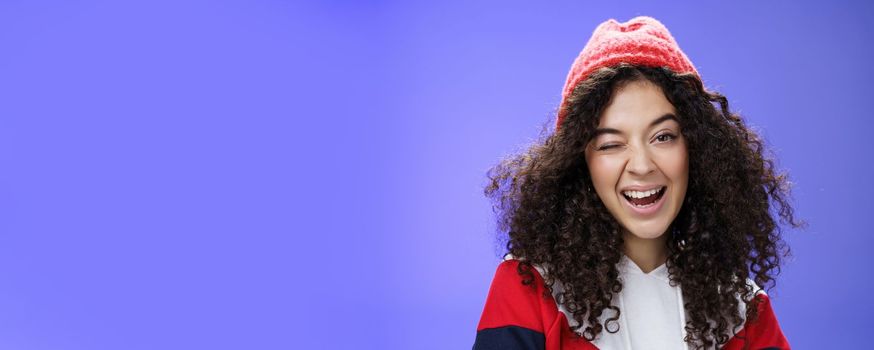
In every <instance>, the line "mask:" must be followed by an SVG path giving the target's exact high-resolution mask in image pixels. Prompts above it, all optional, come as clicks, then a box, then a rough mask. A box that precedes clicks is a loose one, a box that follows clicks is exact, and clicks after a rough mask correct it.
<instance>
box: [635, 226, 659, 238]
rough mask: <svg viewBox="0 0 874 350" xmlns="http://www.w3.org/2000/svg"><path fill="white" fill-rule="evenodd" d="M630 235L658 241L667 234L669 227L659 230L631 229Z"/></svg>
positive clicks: (648, 228) (647, 228) (650, 228)
mask: <svg viewBox="0 0 874 350" xmlns="http://www.w3.org/2000/svg"><path fill="white" fill-rule="evenodd" d="M627 231H628V233H629V234H631V235H632V236H635V237H637V238H640V239H656V238H659V237H661V236H663V235H664V234H665V232H667V231H668V226H667V225H665V226H661V225H660V226H659V227H657V228H652V227H630V228H628V229H627Z"/></svg>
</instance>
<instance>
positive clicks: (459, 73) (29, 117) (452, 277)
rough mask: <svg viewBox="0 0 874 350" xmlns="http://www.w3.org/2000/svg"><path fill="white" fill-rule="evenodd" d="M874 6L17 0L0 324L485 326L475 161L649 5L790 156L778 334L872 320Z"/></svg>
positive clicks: (2, 68) (3, 9) (842, 329)
mask: <svg viewBox="0 0 874 350" xmlns="http://www.w3.org/2000/svg"><path fill="white" fill-rule="evenodd" d="M608 4H609V5H608ZM871 4H872V3H871V2H862V1H859V2H856V3H843V4H838V2H825V1H822V2H821V3H818V4H817V3H799V2H788V1H787V2H780V1H767V2H760V1H749V2H744V3H738V2H731V4H728V3H727V2H724V4H722V5H718V6H717V5H714V6H713V7H706V6H702V5H701V2H697V1H688V2H683V3H680V2H677V3H674V2H671V3H670V5H667V4H663V3H661V2H660V3H658V4H656V3H655V2H652V1H640V2H622V3H613V2H606V1H603V2H598V3H594V2H592V3H583V2H571V1H567V2H548V3H546V2H544V3H542V4H538V5H535V4H534V3H532V2H530V1H490V2H470V1H452V2H445V1H430V2H418V3H412V2H401V1H394V2H391V1H383V2H358V1H325V2H313V3H297V2H285V1H266V0H249V1H242V0H241V1H205V0H203V1H154V0H151V1H3V2H2V4H0V48H2V54H0V164H2V165H3V167H2V171H0V348H2V349H89V350H91V349H193V348H197V349H242V348H250V349H344V348H368V349H453V348H459V349H469V348H470V346H471V345H472V343H473V339H474V335H475V328H476V325H477V322H478V320H479V317H480V313H481V312H482V307H483V302H484V300H485V297H486V293H487V290H488V286H489V283H490V281H491V278H492V275H493V273H494V269H495V266H496V264H497V263H498V261H499V253H500V249H499V248H498V247H496V244H495V240H494V233H493V230H494V223H493V220H494V217H493V215H492V213H491V210H490V207H489V203H488V202H487V200H486V199H485V197H484V196H483V195H482V186H483V185H484V183H485V175H484V174H485V171H486V170H487V169H488V168H489V167H490V166H491V165H493V164H494V163H495V162H497V160H498V159H499V158H500V157H501V156H503V155H506V154H509V153H511V152H514V151H515V150H517V149H518V148H519V147H522V146H524V145H525V144H526V143H527V142H529V141H531V140H533V139H534V138H535V137H536V136H537V133H538V132H539V130H540V126H541V125H542V124H543V123H544V121H545V120H546V119H547V118H548V116H549V114H550V113H551V112H552V111H553V109H554V108H555V106H556V105H557V103H558V101H559V94H560V90H561V85H562V84H563V83H564V78H565V74H566V73H567V69H568V68H569V66H570V64H571V62H572V61H573V59H574V57H575V56H576V55H577V53H578V52H579V50H581V49H582V47H583V45H584V44H585V42H586V40H588V37H589V35H590V34H591V32H592V30H593V29H594V28H595V26H596V25H597V24H598V23H600V22H601V21H604V20H606V19H607V18H611V17H613V18H616V19H618V20H620V21H625V20H628V19H630V18H631V17H633V16H635V15H641V14H645V15H651V16H654V17H656V18H658V19H660V20H661V21H662V22H663V23H665V24H666V25H667V26H668V28H670V30H671V31H672V33H673V34H674V36H675V37H676V38H677V40H678V41H679V43H680V45H681V47H683V49H684V50H685V52H686V53H687V54H688V55H689V57H690V58H691V59H692V61H693V63H694V64H695V65H696V66H697V67H698V69H699V71H700V72H701V74H702V76H703V77H704V79H705V84H706V85H707V86H708V87H710V88H712V89H716V90H718V91H721V92H722V93H724V94H725V95H727V96H728V97H729V100H730V102H731V103H732V107H733V108H734V110H736V111H739V112H740V113H742V114H743V115H744V116H745V117H746V118H747V120H748V122H749V124H751V125H752V126H754V127H755V128H756V129H757V130H759V131H760V132H761V133H762V135H763V136H765V137H766V138H767V140H768V142H769V144H770V145H771V147H772V148H773V149H774V150H775V152H776V154H777V156H778V157H779V163H778V164H779V165H780V166H781V167H782V168H783V169H786V170H788V171H789V172H790V174H791V176H792V179H793V181H794V183H795V186H796V187H795V203H796V208H797V214H798V215H799V216H800V217H801V218H803V219H806V220H807V221H808V222H809V224H810V226H809V229H807V230H806V231H788V232H787V235H786V237H787V240H788V242H789V243H790V244H791V246H792V249H793V251H794V258H793V259H792V260H790V261H789V262H788V264H787V265H786V266H785V269H784V273H783V274H782V276H781V279H780V280H779V284H778V288H777V289H776V290H774V291H772V292H771V296H772V298H773V303H774V307H775V309H776V312H777V315H778V319H779V320H780V323H781V325H782V327H783V330H784V332H785V333H786V335H787V337H788V338H789V340H790V342H791V343H792V344H793V345H794V347H795V348H798V349H812V348H833V349H836V348H842V347H854V346H855V347H857V346H863V345H865V344H869V343H870V341H869V340H868V339H867V338H868V336H869V335H870V334H869V332H870V329H871V328H872V325H874V322H872V321H871V316H870V315H871V313H872V312H874V302H872V299H871V298H870V296H869V295H868V293H869V292H870V291H871V289H872V273H871V270H870V269H871V266H872V263H874V261H872V258H871V254H870V249H871V248H870V246H871V244H872V243H874V239H872V237H871V234H872V230H871V228H870V225H868V224H869V222H868V220H867V219H869V218H870V217H871V215H870V211H871V205H870V204H869V202H870V201H871V197H872V195H874V191H872V188H874V187H872V186H870V184H869V182H870V176H871V174H872V170H874V168H872V163H874V162H872V157H871V156H870V151H871V149H872V145H874V138H872V137H871V136H870V135H869V134H870V132H871V129H872V126H874V125H872V123H874V122H872V118H871V117H870V113H871V112H870V102H871V89H870V86H871V85H870V84H871V81H872V78H874V74H872V73H874V68H872V65H871V59H872V57H874V56H872V50H874V49H872V45H871V43H872V30H874V29H872V27H871V25H870V23H871V21H872V20H874V6H872V5H871ZM535 6H540V7H535Z"/></svg>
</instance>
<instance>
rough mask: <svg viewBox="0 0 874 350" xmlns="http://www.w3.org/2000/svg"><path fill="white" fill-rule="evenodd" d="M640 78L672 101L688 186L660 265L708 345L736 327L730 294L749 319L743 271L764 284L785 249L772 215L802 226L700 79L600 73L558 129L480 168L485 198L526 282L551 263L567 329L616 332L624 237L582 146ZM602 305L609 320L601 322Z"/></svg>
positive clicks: (654, 72)
mask: <svg viewBox="0 0 874 350" xmlns="http://www.w3.org/2000/svg"><path fill="white" fill-rule="evenodd" d="M644 79H645V80H648V81H650V82H652V83H655V84H656V85H657V86H659V87H660V88H661V90H662V92H663V93H664V94H665V97H666V98H667V99H668V101H670V102H671V103H672V104H673V105H674V107H675V108H676V110H677V114H678V115H677V118H678V119H679V122H680V128H681V133H682V134H683V136H684V137H685V138H686V141H687V150H688V154H689V183H688V189H687V193H686V198H685V199H684V202H683V206H682V208H681V209H680V212H679V213H678V215H677V217H676V218H675V219H674V222H673V224H672V225H671V227H672V229H670V230H669V231H670V232H669V233H666V234H669V235H670V238H669V239H668V243H667V244H668V247H667V252H668V261H667V262H666V264H667V268H668V273H669V275H670V280H671V283H672V284H673V285H676V284H679V285H682V291H683V298H684V300H685V308H686V311H687V313H688V315H689V317H688V321H687V324H686V331H687V336H686V338H685V339H684V341H686V342H687V343H690V344H697V346H699V347H702V346H703V347H706V348H711V347H712V346H713V345H714V344H724V343H726V342H727V341H728V340H729V339H730V338H731V335H732V333H731V332H730V331H731V329H732V328H734V327H735V326H740V325H741V323H742V322H744V321H743V318H742V315H740V311H739V309H738V306H739V305H738V302H739V301H738V299H737V296H741V297H742V298H743V300H745V301H747V302H746V303H747V314H746V315H745V317H746V318H747V319H748V320H754V319H756V317H757V316H758V315H757V309H758V308H757V306H758V300H759V299H757V298H753V296H754V295H755V294H754V293H755V292H756V291H754V290H752V287H751V286H749V285H748V284H747V283H746V280H747V278H748V277H750V278H752V279H753V281H755V283H756V284H758V285H759V286H762V287H765V288H766V289H771V288H773V286H774V284H775V283H774V282H775V277H776V275H777V274H779V272H780V264H781V260H782V258H785V257H787V256H788V254H789V249H788V247H787V246H786V245H785V243H784V242H783V240H782V239H781V232H782V230H781V227H780V226H779V225H778V224H777V222H776V221H775V216H776V215H779V217H780V218H781V219H782V220H781V221H782V222H783V223H787V224H791V225H792V226H793V227H801V226H803V225H804V223H803V222H801V221H797V220H796V219H795V217H794V216H793V209H792V207H791V206H790V203H789V195H790V183H789V181H788V178H787V176H786V175H785V174H783V173H777V172H776V170H775V166H774V161H773V160H772V159H771V157H768V156H766V153H767V152H766V149H765V146H764V142H763V140H762V139H760V138H759V136H758V135H757V134H756V133H755V132H754V131H752V130H751V129H750V128H748V127H747V126H746V125H745V122H744V121H743V119H742V118H741V117H740V116H738V115H737V114H734V113H732V112H730V110H729V107H728V100H727V99H726V98H725V97H724V96H723V95H721V94H719V93H716V92H711V91H707V90H705V88H704V86H703V85H702V82H701V80H700V79H699V78H698V77H697V76H695V75H693V74H675V73H674V72H672V71H670V70H669V69H667V68H652V67H643V66H634V65H629V64H620V65H618V66H614V67H609V68H601V69H600V70H598V71H596V72H595V73H593V74H592V75H591V76H590V77H589V78H588V79H586V80H585V81H584V82H582V83H581V84H579V85H578V86H577V87H576V88H575V90H574V92H573V94H572V95H571V96H570V97H569V100H568V102H569V103H568V105H567V112H568V114H567V117H566V118H565V119H564V120H563V122H562V124H561V125H560V126H559V127H558V131H556V132H554V133H550V132H549V127H548V126H549V125H551V123H552V121H548V124H547V126H545V127H544V129H543V131H542V132H541V136H540V138H539V140H538V141H536V142H535V143H534V144H533V145H531V146H530V147H528V148H527V149H525V150H523V151H521V152H519V153H518V154H515V155H512V156H510V157H508V158H506V159H504V160H502V161H501V162H500V163H499V164H498V165H496V166H494V167H493V168H491V169H490V170H489V171H488V177H489V182H488V184H487V185H486V187H485V194H486V196H487V197H488V198H490V199H491V201H492V202H493V206H494V211H495V213H496V214H497V216H498V227H497V230H498V232H499V233H500V235H499V238H500V242H501V243H503V244H505V246H506V249H507V251H508V253H510V254H512V255H514V256H516V257H518V258H520V261H521V263H520V264H519V268H518V272H519V274H520V275H522V277H523V283H524V284H526V285H533V284H532V282H533V273H532V272H531V268H532V267H533V266H534V265H538V266H548V267H549V269H548V274H547V275H546V276H544V282H545V284H546V285H547V288H546V289H547V290H546V294H550V293H552V291H553V288H552V287H553V284H554V283H555V282H556V280H557V281H560V282H561V284H562V285H563V286H564V288H563V289H564V291H563V292H561V293H560V295H559V298H560V300H561V301H562V303H563V304H564V305H565V307H566V308H567V310H568V311H569V313H570V314H572V315H573V319H574V320H575V321H576V322H577V325H576V326H575V327H573V330H574V331H576V332H581V333H582V335H583V337H585V338H586V339H587V340H593V339H594V338H595V337H596V336H597V335H598V334H600V333H601V331H602V330H604V329H605V327H607V326H608V325H610V327H607V329H608V332H616V331H618V322H617V320H618V317H619V312H620V310H619V309H618V308H617V307H615V306H612V305H611V300H612V298H613V295H614V294H615V293H618V292H620V291H621V290H622V284H621V282H620V281H619V280H618V277H619V272H618V269H617V266H616V264H617V263H618V262H619V261H620V258H621V256H622V245H623V239H622V236H621V234H620V233H619V232H620V227H619V224H618V222H617V221H616V219H614V218H613V217H612V216H611V214H610V213H609V212H608V211H607V209H606V207H605V206H604V204H603V203H602V202H601V200H600V199H599V197H598V195H597V193H595V192H594V191H590V190H589V188H591V186H592V180H591V177H590V174H589V170H588V167H587V165H586V161H585V159H586V158H585V155H584V151H585V147H586V145H587V144H588V143H589V141H590V140H591V139H592V136H593V133H594V130H595V128H596V127H597V126H598V123H599V120H598V119H599V116H600V115H601V113H602V112H603V110H604V109H605V108H606V106H607V105H608V103H609V102H610V100H611V96H612V95H613V94H614V93H615V91H617V89H618V88H621V87H622V86H624V85H625V84H628V83H629V82H633V81H639V80H644ZM553 120H554V119H553ZM771 210H774V212H773V213H772V211H771ZM544 297H551V295H544ZM605 309H610V310H613V312H614V313H615V316H614V317H611V318H609V319H607V320H606V322H605V323H606V324H604V325H602V324H601V323H600V321H599V319H598V318H599V317H600V316H601V315H602V313H603V312H604V311H605ZM708 320H712V321H713V323H710V322H709V321H708ZM584 321H587V322H584ZM585 323H588V326H585ZM611 323H612V324H611ZM614 325H615V326H616V327H614ZM584 326H585V329H582V327H584Z"/></svg>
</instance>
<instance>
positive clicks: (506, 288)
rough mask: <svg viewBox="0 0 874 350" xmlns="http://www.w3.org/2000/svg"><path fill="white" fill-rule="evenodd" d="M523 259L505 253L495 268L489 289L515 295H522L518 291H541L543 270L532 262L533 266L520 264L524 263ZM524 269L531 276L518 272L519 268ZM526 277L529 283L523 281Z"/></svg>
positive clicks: (526, 293) (542, 287)
mask: <svg viewBox="0 0 874 350" xmlns="http://www.w3.org/2000/svg"><path fill="white" fill-rule="evenodd" d="M524 261H525V259H521V258H516V257H514V256H512V255H510V254H507V255H505V256H504V260H503V261H501V263H500V264H498V266H497V268H496V270H495V276H494V278H493V279H492V286H491V290H492V291H497V292H505V293H512V294H514V295H517V296H522V295H519V294H520V293H521V294H523V295H528V294H529V293H528V292H530V291H538V292H541V293H542V291H543V289H544V283H543V270H542V269H541V268H539V267H538V266H536V265H534V264H531V265H530V266H531V267H533V268H528V267H525V266H520V265H524V264H523V262H524ZM526 269H527V270H528V271H530V272H531V275H530V276H531V278H528V277H526V275H523V274H521V273H520V270H522V271H524V270H526ZM526 279H527V280H530V282H531V283H527V284H526V283H523V282H524V281H525V280H526ZM526 291H528V292H526ZM522 292H525V293H522Z"/></svg>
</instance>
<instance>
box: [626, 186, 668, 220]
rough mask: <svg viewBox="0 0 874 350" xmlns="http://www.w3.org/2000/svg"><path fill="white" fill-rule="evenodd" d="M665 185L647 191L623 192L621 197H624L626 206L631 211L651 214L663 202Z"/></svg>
mask: <svg viewBox="0 0 874 350" xmlns="http://www.w3.org/2000/svg"><path fill="white" fill-rule="evenodd" d="M666 189H667V187H666V186H662V187H660V188H658V189H657V190H655V191H647V192H628V191H626V192H624V193H622V197H624V198H625V200H624V201H623V202H625V204H626V206H627V207H628V208H629V209H631V211H632V212H634V213H636V214H638V215H651V214H653V213H655V212H657V211H658V210H659V208H661V207H662V204H663V203H664V202H665V200H664V198H665V192H666Z"/></svg>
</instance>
